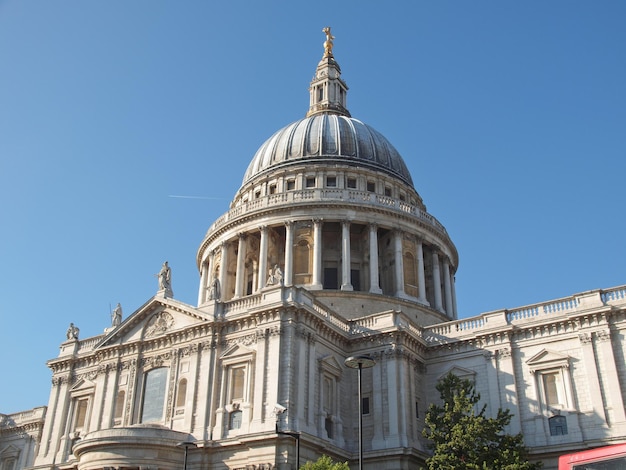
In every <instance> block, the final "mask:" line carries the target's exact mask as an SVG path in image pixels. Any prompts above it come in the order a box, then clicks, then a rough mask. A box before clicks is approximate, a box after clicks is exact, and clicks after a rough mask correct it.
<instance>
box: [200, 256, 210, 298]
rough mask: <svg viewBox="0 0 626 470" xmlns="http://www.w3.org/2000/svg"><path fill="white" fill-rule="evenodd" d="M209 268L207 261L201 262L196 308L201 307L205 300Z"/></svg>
mask: <svg viewBox="0 0 626 470" xmlns="http://www.w3.org/2000/svg"><path fill="white" fill-rule="evenodd" d="M208 278H209V266H208V261H207V259H206V258H205V259H203V260H202V264H200V288H199V289H198V306H200V305H202V304H203V303H204V301H205V300H206V287H207V285H208V282H209V281H208Z"/></svg>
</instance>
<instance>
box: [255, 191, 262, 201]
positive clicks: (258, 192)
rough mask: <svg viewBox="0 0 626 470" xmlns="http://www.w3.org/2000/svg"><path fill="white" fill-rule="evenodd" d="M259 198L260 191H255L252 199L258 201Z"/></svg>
mask: <svg viewBox="0 0 626 470" xmlns="http://www.w3.org/2000/svg"><path fill="white" fill-rule="evenodd" d="M260 197H261V191H257V192H255V193H254V199H259V198H260Z"/></svg>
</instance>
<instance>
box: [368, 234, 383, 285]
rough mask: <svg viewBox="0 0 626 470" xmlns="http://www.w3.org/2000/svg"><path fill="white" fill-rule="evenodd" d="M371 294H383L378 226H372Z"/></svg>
mask: <svg viewBox="0 0 626 470" xmlns="http://www.w3.org/2000/svg"><path fill="white" fill-rule="evenodd" d="M369 238H370V292H371V293H372V294H382V293H383V290H382V289H381V288H380V285H379V284H378V225H376V224H370V237H369Z"/></svg>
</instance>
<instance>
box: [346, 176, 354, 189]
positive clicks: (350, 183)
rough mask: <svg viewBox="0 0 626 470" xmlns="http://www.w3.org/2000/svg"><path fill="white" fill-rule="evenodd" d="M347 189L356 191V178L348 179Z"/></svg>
mask: <svg viewBox="0 0 626 470" xmlns="http://www.w3.org/2000/svg"><path fill="white" fill-rule="evenodd" d="M346 187H347V188H350V189H356V178H348V179H346Z"/></svg>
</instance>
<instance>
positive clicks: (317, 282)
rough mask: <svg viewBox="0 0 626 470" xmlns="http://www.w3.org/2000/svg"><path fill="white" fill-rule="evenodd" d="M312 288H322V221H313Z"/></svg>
mask: <svg viewBox="0 0 626 470" xmlns="http://www.w3.org/2000/svg"><path fill="white" fill-rule="evenodd" d="M311 284H312V285H311V288H313V289H321V288H322V220H321V219H315V220H314V221H313V282H312V283H311Z"/></svg>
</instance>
